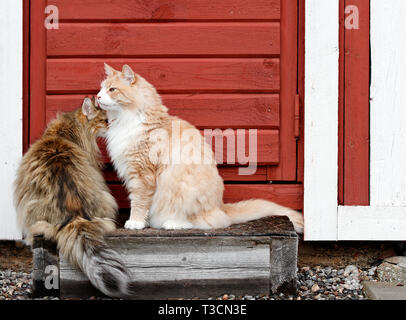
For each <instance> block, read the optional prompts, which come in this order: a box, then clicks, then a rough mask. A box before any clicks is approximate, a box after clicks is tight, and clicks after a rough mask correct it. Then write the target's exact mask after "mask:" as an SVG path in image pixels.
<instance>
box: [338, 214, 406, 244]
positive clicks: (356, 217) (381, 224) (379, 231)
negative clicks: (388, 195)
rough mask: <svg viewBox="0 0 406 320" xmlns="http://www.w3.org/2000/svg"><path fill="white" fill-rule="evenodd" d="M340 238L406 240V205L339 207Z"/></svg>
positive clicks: (354, 239)
mask: <svg viewBox="0 0 406 320" xmlns="http://www.w3.org/2000/svg"><path fill="white" fill-rule="evenodd" d="M337 238H338V239H337V240H353V241H357V240H360V241H369V240H373V241H404V240H406V207H349V206H345V207H338V237H337Z"/></svg>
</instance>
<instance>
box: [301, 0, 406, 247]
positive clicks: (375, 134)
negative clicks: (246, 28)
mask: <svg viewBox="0 0 406 320" xmlns="http://www.w3.org/2000/svg"><path fill="white" fill-rule="evenodd" d="M402 14H403V16H404V14H406V3H405V2H404V0H393V1H382V0H371V45H372V61H371V64H372V66H371V68H372V85H371V204H372V206H367V207H349V206H338V88H339V87H338V79H339V0H328V1H325V0H306V31H305V37H306V39H305V46H306V55H305V97H306V98H305V106H306V111H305V154H304V158H305V175H304V214H305V240H309V241H321V240H406V200H405V199H406V195H402V196H399V192H398V194H395V192H394V189H395V187H396V186H397V187H398V188H397V190H404V191H405V194H406V171H405V169H403V168H402V167H401V165H403V162H404V159H406V130H403V129H402V130H399V129H398V130H397V131H396V128H402V122H403V123H404V119H405V118H406V111H404V110H405V108H406V99H405V95H404V92H405V91H406V76H405V72H404V70H406V62H405V60H404V56H405V55H406V46H404V45H403V42H404V41H403V38H404V35H403V30H404V28H405V22H404V18H403V16H402ZM400 70H402V71H400ZM388 112H392V114H393V115H395V116H394V117H392V118H390V119H389V121H386V122H385V115H387V113H388ZM386 119H387V117H386ZM402 141H403V142H404V144H403V146H404V147H402V145H401V142H402ZM382 146H385V147H386V148H382ZM388 146H389V150H390V151H389V152H388V151H387V150H388V149H387V147H388ZM391 147H392V149H391ZM393 148H397V149H396V150H393ZM382 149H384V150H382ZM392 151H393V152H395V151H397V153H396V156H397V157H396V159H394V158H393V157H392V158H391V157H390V156H389V155H388V154H389V153H390V152H392ZM402 152H403V155H404V157H401V156H400V154H401V153H402ZM382 161H384V162H385V163H384V165H382ZM393 165H398V168H399V169H397V168H395V169H393ZM403 167H405V166H404V165H403ZM383 170H387V172H386V171H383ZM396 172H400V173H403V172H405V175H400V176H396ZM394 183H397V185H396V186H395V185H394ZM381 184H385V185H386V188H384V190H382V187H381ZM402 188H403V189H402ZM376 190H378V191H376ZM382 192H384V193H385V194H384V195H382ZM382 198H383V200H382ZM399 198H400V199H401V200H404V201H403V202H402V201H399Z"/></svg>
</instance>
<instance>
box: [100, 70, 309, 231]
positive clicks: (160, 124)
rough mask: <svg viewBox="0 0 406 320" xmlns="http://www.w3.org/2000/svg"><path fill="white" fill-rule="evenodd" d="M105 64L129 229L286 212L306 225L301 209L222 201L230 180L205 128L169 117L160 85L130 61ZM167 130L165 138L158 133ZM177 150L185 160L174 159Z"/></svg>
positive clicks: (104, 96) (204, 224) (104, 95)
mask: <svg viewBox="0 0 406 320" xmlns="http://www.w3.org/2000/svg"><path fill="white" fill-rule="evenodd" d="M105 71H106V75H107V78H106V80H105V81H103V83H102V85H101V91H100V92H99V94H98V97H97V98H98V102H99V104H100V107H101V108H102V109H104V110H106V111H107V115H108V119H109V127H108V130H107V142H108V151H109V153H110V156H111V159H112V161H113V164H114V166H115V168H116V170H117V172H118V174H119V176H120V177H121V178H122V179H123V180H124V182H125V184H126V187H127V189H128V191H129V194H130V200H131V216H130V219H129V220H128V221H127V223H126V224H125V227H126V228H128V229H142V228H145V227H146V226H147V225H148V224H149V225H150V226H152V227H154V228H165V229H188V228H199V229H211V228H223V227H228V226H229V225H231V224H233V223H241V222H246V221H250V220H255V219H259V218H263V217H267V216H274V215H283V216H287V217H289V218H290V220H291V221H292V222H293V224H294V227H295V230H296V231H297V232H300V233H301V232H303V217H302V215H301V214H300V213H298V212H296V211H294V210H291V209H288V208H285V207H282V206H279V205H277V204H275V203H272V202H269V201H265V200H249V201H243V202H239V203H235V204H224V203H223V200H222V199H223V191H224V183H223V180H222V178H221V177H220V175H219V173H218V170H217V166H216V163H215V160H214V156H213V152H212V150H211V147H210V146H209V145H208V144H206V143H205V141H204V138H203V137H202V136H201V135H200V132H199V131H198V130H197V129H196V128H195V127H194V126H192V125H191V124H190V123H188V122H186V121H184V120H181V119H179V118H177V117H173V116H170V115H169V114H168V110H167V108H166V107H165V106H164V105H163V104H162V101H161V98H160V96H159V95H158V93H157V91H156V90H155V88H154V87H153V86H152V85H151V84H150V83H148V82H147V81H146V80H145V79H144V78H142V77H141V76H139V75H137V74H135V73H134V72H133V71H132V69H131V68H130V67H129V66H128V65H124V66H123V69H122V72H119V71H117V70H114V69H113V68H112V67H110V66H108V65H105ZM174 128H176V130H175V129H174ZM162 132H164V133H165V132H166V133H167V135H168V139H167V140H165V139H159V138H157V137H162V136H164V135H162ZM179 151H180V153H181V155H182V161H180V162H176V161H174V160H175V159H174V158H173V155H174V154H175V155H176V154H177V152H178V153H179ZM151 155H153V156H152V157H151ZM192 158H193V159H195V160H196V159H197V160H198V161H192V160H191V159H192ZM168 159H170V161H169V162H168Z"/></svg>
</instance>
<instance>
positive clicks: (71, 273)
mask: <svg viewBox="0 0 406 320" xmlns="http://www.w3.org/2000/svg"><path fill="white" fill-rule="evenodd" d="M106 240H107V242H108V243H109V244H110V245H111V246H112V247H113V248H115V249H116V250H118V251H119V252H120V253H121V254H122V257H123V260H124V263H125V264H126V266H127V267H128V268H129V269H130V270H131V272H132V274H133V278H134V285H135V286H137V287H138V288H139V293H138V294H137V295H135V296H134V297H133V298H134V299H168V298H194V297H198V298H208V297H215V296H220V295H222V294H225V293H229V294H235V295H246V294H249V295H268V294H270V293H272V292H273V293H277V292H284V293H292V292H294V291H295V290H296V268H297V246H298V238H297V235H296V233H295V232H294V230H293V226H292V224H291V223H290V221H289V220H288V219H287V218H285V217H271V218H266V219H262V220H258V221H253V222H250V223H246V224H241V225H235V226H232V227H230V228H227V229H221V230H220V229H219V230H182V231H166V230H156V229H145V230H142V231H127V230H124V229H119V230H117V232H115V233H114V234H111V235H108V236H107V237H106ZM37 251H38V250H37ZM38 252H39V251H38ZM37 260H38V258H37ZM34 261H35V260H34ZM59 273H60V297H61V298H89V297H91V296H101V293H99V292H98V291H97V290H96V289H94V288H93V287H92V286H91V284H90V282H89V281H88V280H87V278H86V277H85V276H84V274H83V273H82V272H81V271H79V270H77V269H75V268H73V267H72V266H71V265H70V264H69V263H67V262H66V261H64V260H63V259H62V258H61V259H60V264H59Z"/></svg>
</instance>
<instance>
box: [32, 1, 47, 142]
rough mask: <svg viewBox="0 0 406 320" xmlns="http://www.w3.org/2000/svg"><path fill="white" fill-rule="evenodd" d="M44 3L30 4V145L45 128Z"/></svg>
mask: <svg viewBox="0 0 406 320" xmlns="http://www.w3.org/2000/svg"><path fill="white" fill-rule="evenodd" d="M44 12H45V2H42V1H32V3H31V33H30V36H31V50H30V61H31V62H30V122H29V126H30V137H29V141H30V143H32V142H34V141H35V140H37V139H38V138H39V137H41V135H42V132H43V129H44V127H45V91H46V32H45V31H46V30H45V28H44V20H45V14H44Z"/></svg>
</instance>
